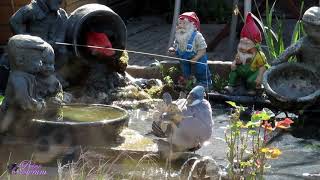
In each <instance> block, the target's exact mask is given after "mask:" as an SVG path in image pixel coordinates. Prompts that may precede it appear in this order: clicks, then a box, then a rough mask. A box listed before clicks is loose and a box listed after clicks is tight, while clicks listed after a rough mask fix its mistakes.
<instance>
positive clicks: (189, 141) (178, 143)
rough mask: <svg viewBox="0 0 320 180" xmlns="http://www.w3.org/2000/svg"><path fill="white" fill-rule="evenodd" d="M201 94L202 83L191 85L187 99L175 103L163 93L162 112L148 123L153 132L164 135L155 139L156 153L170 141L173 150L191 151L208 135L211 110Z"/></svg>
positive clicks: (203, 93) (166, 146)
mask: <svg viewBox="0 0 320 180" xmlns="http://www.w3.org/2000/svg"><path fill="white" fill-rule="evenodd" d="M204 96H205V89H204V87H203V86H196V87H194V88H193V89H192V90H191V92H190V93H189V95H188V96H187V99H180V100H178V101H177V102H175V103H173V102H172V99H171V96H170V95H169V94H166V93H165V94H164V97H163V99H164V102H165V105H163V106H162V107H163V108H164V109H163V111H164V112H161V113H160V118H159V119H158V120H155V121H154V122H153V124H152V132H153V134H155V135H156V136H158V137H165V138H166V140H165V141H162V140H159V141H158V145H159V150H160V152H165V151H166V149H167V148H168V147H170V143H172V150H173V151H175V152H181V151H195V150H197V149H199V148H201V146H202V145H203V143H204V142H205V141H207V140H208V139H209V138H210V137H211V134H212V126H213V120H212V110H211V106H210V103H209V102H208V101H207V100H205V99H204ZM167 152H169V151H167Z"/></svg>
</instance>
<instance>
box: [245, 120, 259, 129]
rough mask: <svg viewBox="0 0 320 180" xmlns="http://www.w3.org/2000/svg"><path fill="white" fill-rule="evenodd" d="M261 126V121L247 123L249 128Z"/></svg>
mask: <svg viewBox="0 0 320 180" xmlns="http://www.w3.org/2000/svg"><path fill="white" fill-rule="evenodd" d="M259 126H260V122H258V121H257V122H253V121H249V122H248V123H247V124H246V127H248V128H256V127H259Z"/></svg>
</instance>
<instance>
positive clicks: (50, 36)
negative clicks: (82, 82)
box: [10, 0, 68, 86]
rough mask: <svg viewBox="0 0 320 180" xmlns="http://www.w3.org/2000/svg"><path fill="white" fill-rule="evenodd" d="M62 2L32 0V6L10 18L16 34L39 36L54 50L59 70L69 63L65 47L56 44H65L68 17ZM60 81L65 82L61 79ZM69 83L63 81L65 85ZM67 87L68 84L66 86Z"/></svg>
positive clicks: (21, 9)
mask: <svg viewBox="0 0 320 180" xmlns="http://www.w3.org/2000/svg"><path fill="white" fill-rule="evenodd" d="M61 4H62V0H31V2H30V4H27V5H25V6H23V7H21V8H20V9H19V10H18V11H17V12H16V13H15V14H14V15H12V17H11V18H10V26H11V29H12V31H13V33H14V34H30V35H32V36H39V37H41V38H42V39H43V40H45V41H46V42H48V43H49V44H50V45H51V46H52V47H53V49H54V52H55V57H56V64H55V67H56V69H57V70H60V69H61V68H62V66H63V65H65V64H66V63H67V60H68V56H67V55H66V54H67V48H66V47H65V46H61V45H57V44H56V42H64V40H65V33H66V28H67V20H68V15H67V13H66V11H65V10H63V9H61V8H60V6H61ZM59 79H61V80H63V79H62V78H60V77H59ZM65 83H67V82H64V81H63V84H65ZM65 86H67V84H65Z"/></svg>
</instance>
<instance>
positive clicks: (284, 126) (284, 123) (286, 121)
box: [276, 118, 294, 129]
mask: <svg viewBox="0 0 320 180" xmlns="http://www.w3.org/2000/svg"><path fill="white" fill-rule="evenodd" d="M292 123H294V122H293V121H292V120H291V119H290V118H285V119H284V120H282V121H279V122H276V127H277V128H282V129H287V128H289V127H290V125H291V124H292Z"/></svg>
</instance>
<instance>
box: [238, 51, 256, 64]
mask: <svg viewBox="0 0 320 180" xmlns="http://www.w3.org/2000/svg"><path fill="white" fill-rule="evenodd" d="M238 55H239V59H240V61H241V63H242V64H246V63H247V60H250V59H252V58H253V56H254V55H253V54H250V53H243V52H240V51H238Z"/></svg>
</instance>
